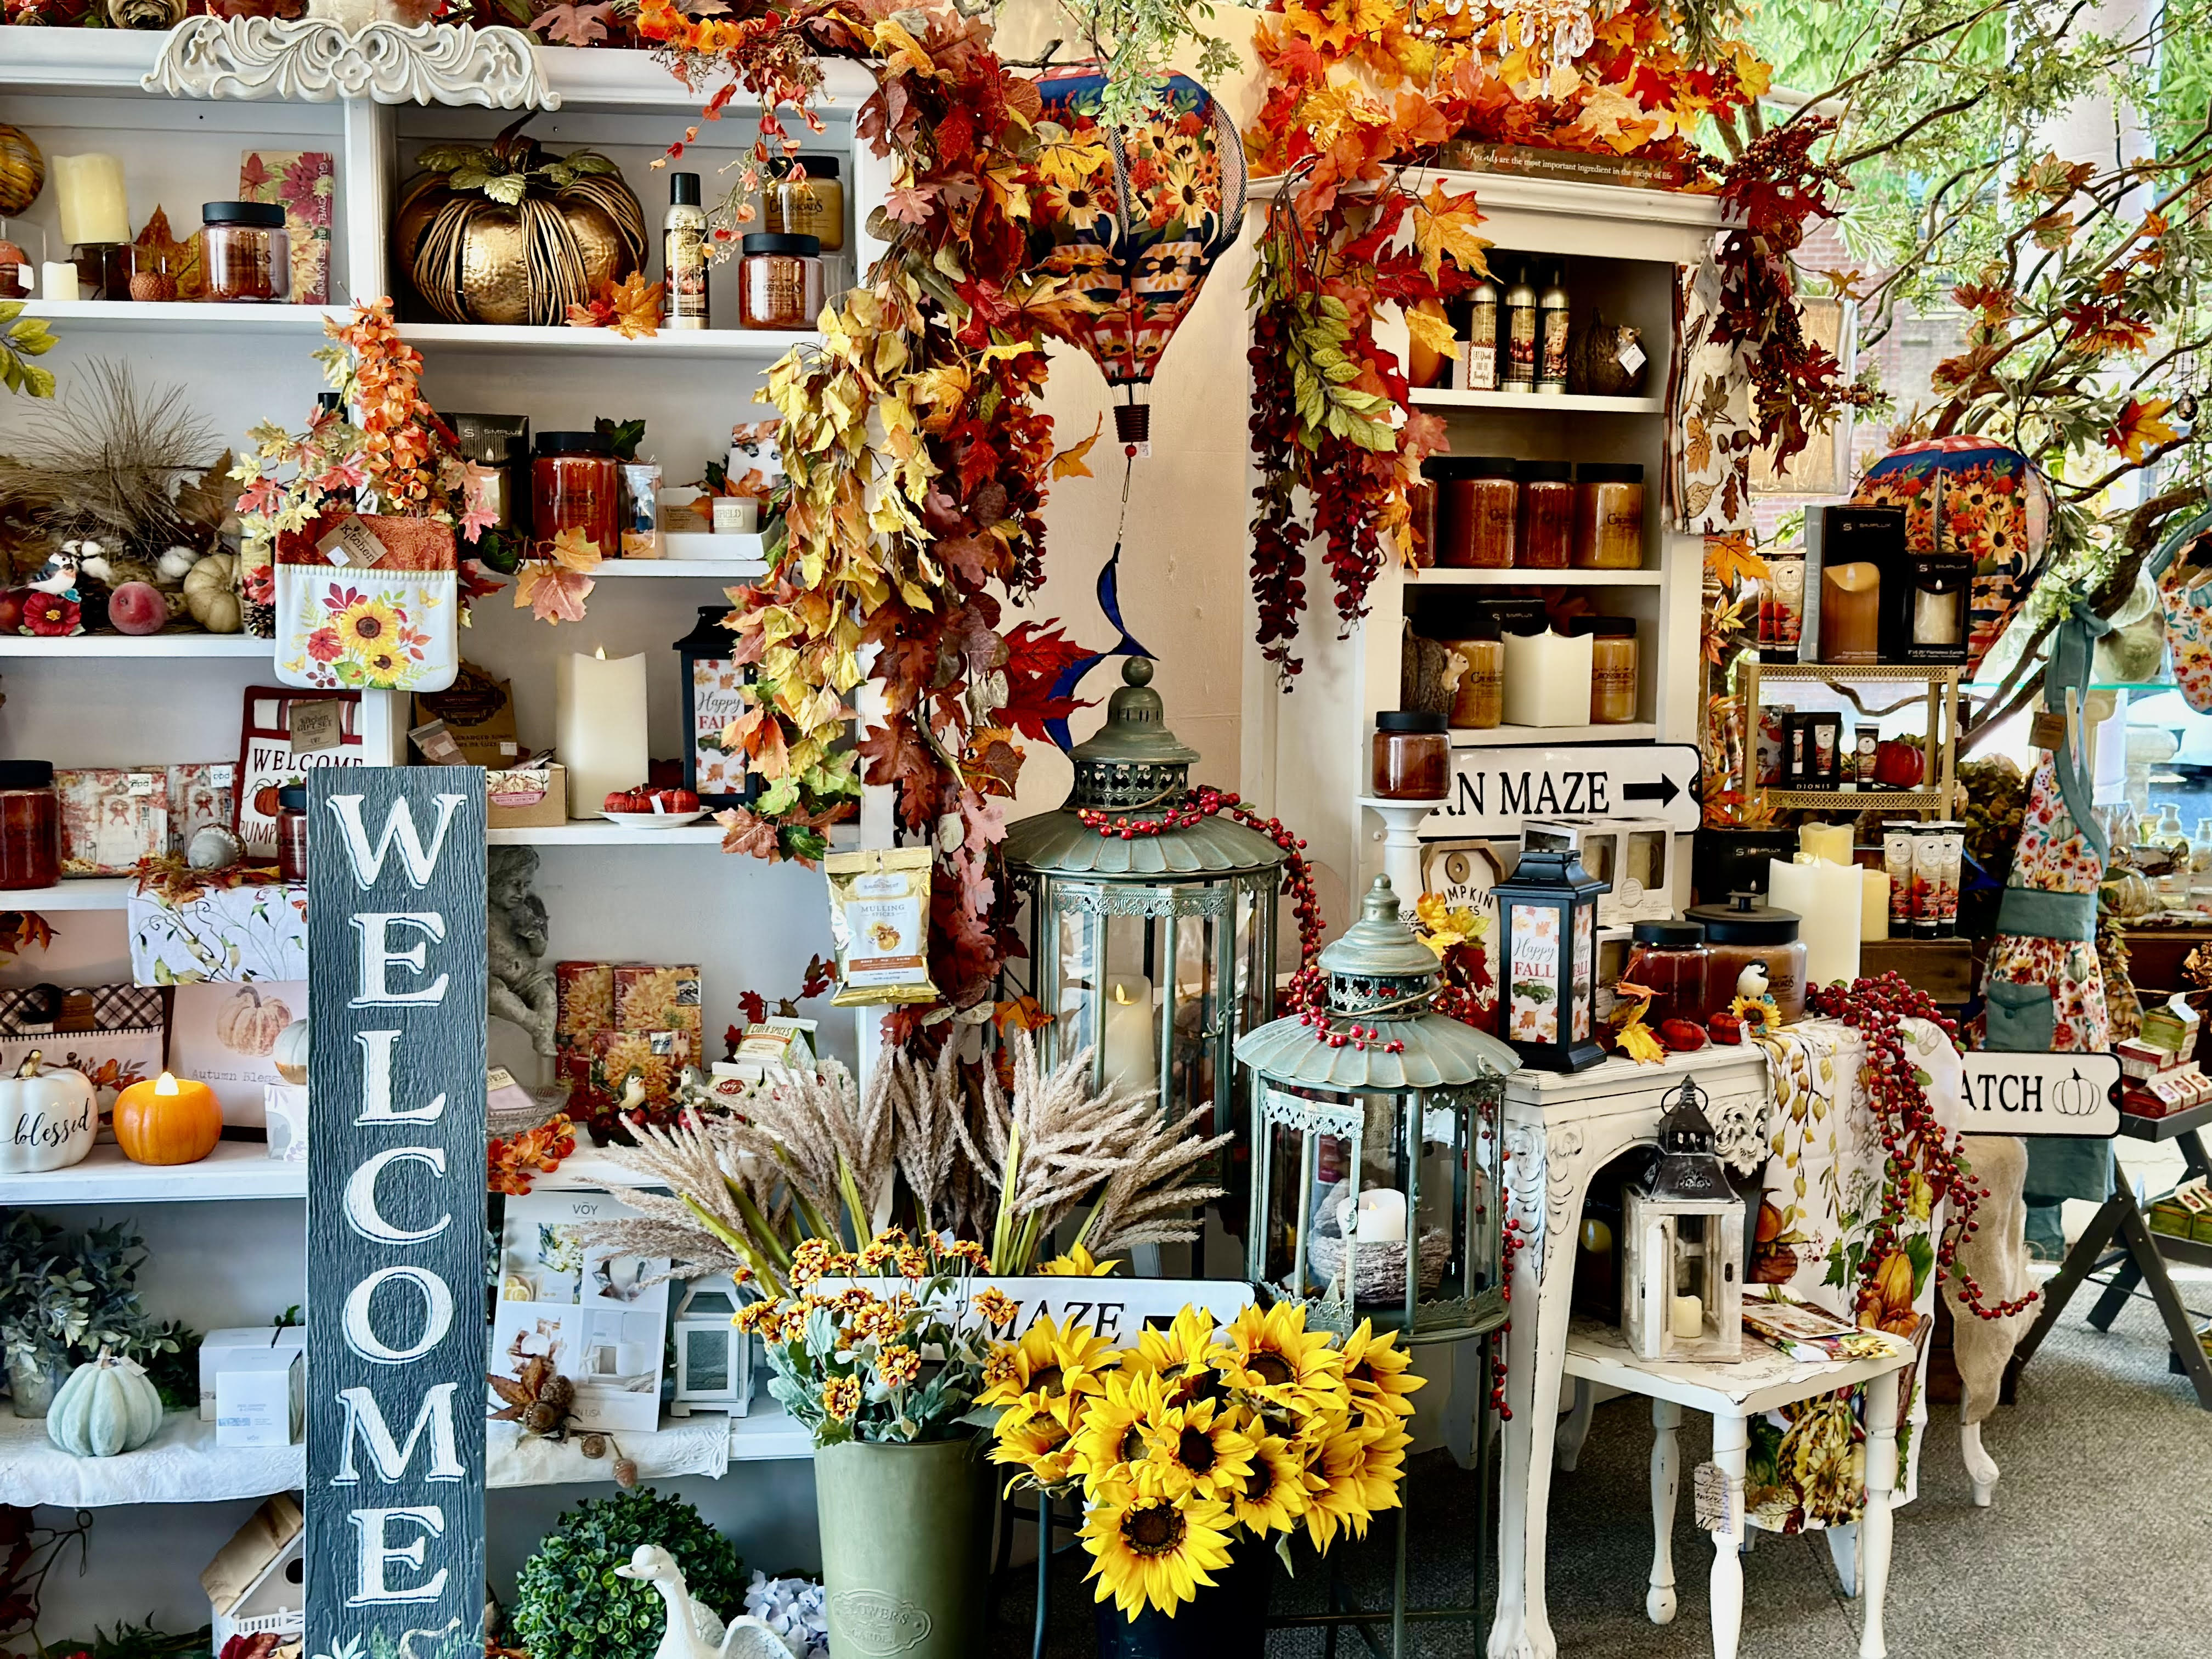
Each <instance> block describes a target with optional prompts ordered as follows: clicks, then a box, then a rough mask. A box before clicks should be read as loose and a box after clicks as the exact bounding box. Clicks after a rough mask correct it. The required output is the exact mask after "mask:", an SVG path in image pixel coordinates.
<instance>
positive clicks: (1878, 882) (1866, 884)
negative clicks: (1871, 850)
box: [1859, 866, 1889, 945]
mask: <svg viewBox="0 0 2212 1659" xmlns="http://www.w3.org/2000/svg"><path fill="white" fill-rule="evenodd" d="M1888 937H1889V872H1888V871H1887V870H1869V869H1867V868H1866V867H1865V866H1861V867H1860V869H1859V943H1860V944H1862V945H1865V944H1868V943H1870V942H1871V941H1873V940H1875V939H1887V938H1888Z"/></svg>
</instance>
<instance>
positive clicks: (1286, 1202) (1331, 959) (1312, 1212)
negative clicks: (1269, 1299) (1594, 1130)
mask: <svg viewBox="0 0 2212 1659" xmlns="http://www.w3.org/2000/svg"><path fill="white" fill-rule="evenodd" d="M1321 967H1322V972H1323V973H1324V974H1325V975H1328V1014H1327V1018H1325V1019H1324V1018H1319V1017H1317V1016H1314V1015H1304V1016H1291V1017H1289V1018H1283V1019H1279V1020H1276V1021H1275V1022H1273V1024H1268V1025H1263V1026H1261V1028H1260V1029H1259V1030H1256V1031H1255V1032H1253V1033H1252V1034H1251V1036H1248V1037H1246V1038H1245V1039H1244V1040H1243V1042H1240V1043H1239V1044H1237V1058H1238V1059H1239V1060H1243V1062H1244V1063H1245V1065H1247V1066H1249V1067H1250V1068H1251V1072H1252V1122H1253V1139H1252V1218H1251V1226H1250V1230H1249V1231H1248V1233H1247V1234H1246V1236H1245V1237H1246V1249H1247V1251H1248V1253H1249V1273H1250V1276H1251V1277H1252V1278H1253V1279H1255V1280H1257V1281H1258V1282H1259V1283H1260V1285H1261V1288H1262V1290H1263V1291H1265V1292H1266V1293H1267V1294H1269V1295H1271V1296H1273V1297H1275V1298H1276V1299H1277V1300H1288V1301H1295V1302H1299V1303H1303V1304H1304V1305H1305V1308H1306V1313H1307V1322H1308V1324H1309V1325H1310V1326H1312V1327H1314V1328H1318V1329H1322V1330H1331V1331H1339V1332H1346V1331H1350V1330H1351V1329H1352V1328H1354V1327H1355V1326H1357V1325H1358V1322H1360V1321H1361V1320H1363V1319H1371V1320H1373V1321H1374V1322H1375V1324H1376V1326H1377V1327H1378V1328H1390V1329H1395V1330H1399V1331H1402V1332H1403V1333H1404V1334H1405V1338H1406V1340H1407V1341H1409V1342H1444V1341H1456V1340H1460V1339H1462V1338H1464V1337H1469V1336H1478V1335H1480V1334H1484V1333H1485V1332H1487V1331H1491V1330H1494V1329H1496V1328H1498V1326H1499V1325H1500V1324H1502V1323H1504V1318H1505V1291H1504V1219H1505V1202H1504V1170H1505V1145H1504V1125H1503V1121H1502V1120H1503V1115H1504V1098H1505V1085H1504V1079H1505V1077H1506V1075H1507V1074H1508V1073H1510V1072H1512V1071H1513V1070H1514V1069H1515V1068H1516V1066H1518V1065H1519V1064H1520V1061H1519V1059H1518V1057H1517V1056H1516V1054H1514V1052H1513V1049H1512V1048H1511V1047H1510V1046H1509V1045H1508V1044H1506V1043H1504V1042H1499V1041H1498V1039H1497V1038H1496V1037H1493V1036H1487V1035H1486V1034H1485V1033H1483V1032H1480V1031H1478V1030H1475V1029H1474V1027H1473V1026H1471V1025H1467V1024H1462V1023H1461V1022H1460V1021H1458V1020H1455V1019H1453V1018H1450V1017H1449V1015H1446V1014H1441V1013H1438V1012H1435V1010H1434V1008H1433V1007H1432V1006H1431V1000H1432V998H1433V997H1434V995H1435V993H1436V989H1437V958H1436V957H1435V956H1434V955H1433V954H1431V951H1430V950H1429V948H1428V946H1426V945H1423V944H1422V943H1421V941H1420V940H1419V939H1418V938H1417V937H1415V935H1414V933H1413V929H1412V928H1411V927H1407V925H1406V924H1405V923H1404V922H1403V921H1401V920H1399V916H1398V896H1397V894H1396V893H1395V892H1394V891H1393V890H1391V886H1390V882H1389V878H1388V877H1377V878H1376V882H1375V885H1374V886H1373V887H1372V888H1371V889H1370V890H1369V892H1368V895H1367V900H1366V903H1365V906H1364V912H1363V914H1362V915H1361V917H1360V920H1359V921H1358V922H1357V923H1355V924H1354V925H1353V926H1352V927H1351V928H1350V929H1349V930H1347V931H1346V933H1345V935H1344V937H1343V938H1341V939H1338V940H1337V941H1336V942H1335V943H1334V945H1330V946H1329V947H1328V949H1327V950H1325V951H1322V953H1321Z"/></svg>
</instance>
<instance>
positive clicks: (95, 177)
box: [53, 152, 131, 247]
mask: <svg viewBox="0 0 2212 1659" xmlns="http://www.w3.org/2000/svg"><path fill="white" fill-rule="evenodd" d="M53 173H54V193H55V195H56V197H58V200H59V202H60V204H61V215H62V244H63V246H65V247H75V246H77V245H78V244H79V243H83V242H127V241H129V240H131V210H130V207H129V205H128V204H127V203H126V201H125V197H124V194H123V163H122V162H120V161H117V160H116V159H115V158H114V157H113V156H112V155H100V154H98V153H97V152H94V153H93V154H89V155H57V156H55V157H54V158H53Z"/></svg>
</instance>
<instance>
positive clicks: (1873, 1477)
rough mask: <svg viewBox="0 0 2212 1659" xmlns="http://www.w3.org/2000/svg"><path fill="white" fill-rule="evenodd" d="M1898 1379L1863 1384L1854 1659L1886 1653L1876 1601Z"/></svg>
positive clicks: (1884, 1577)
mask: <svg viewBox="0 0 2212 1659" xmlns="http://www.w3.org/2000/svg"><path fill="white" fill-rule="evenodd" d="M1900 1375H1901V1373H1899V1372H1898V1371H1885V1372H1883V1373H1882V1374H1881V1376H1877V1377H1876V1378H1875V1380H1874V1381H1873V1382H1871V1383H1868V1384H1867V1402H1866V1425H1867V1441H1866V1484H1867V1496H1866V1516H1865V1518H1864V1519H1863V1520H1862V1521H1861V1522H1859V1565H1860V1567H1861V1569H1862V1571H1861V1573H1860V1580H1861V1582H1860V1585H1859V1591H1860V1595H1861V1601H1860V1613H1861V1617H1862V1618H1863V1620H1865V1623H1864V1625H1863V1626H1862V1627H1861V1630H1860V1634H1859V1659H1884V1656H1886V1655H1887V1653H1888V1651H1889V1646H1888V1644H1887V1641H1886V1640H1885V1639H1884V1638H1883V1636H1882V1630H1881V1604H1882V1597H1883V1596H1884V1595H1886V1594H1887V1591H1888V1589H1889V1547H1890V1537H1891V1528H1892V1526H1893V1522H1894V1519H1895V1517H1894V1516H1892V1515H1891V1513H1890V1508H1889V1505H1890V1497H1891V1494H1892V1493H1893V1492H1895V1491H1896V1489H1897V1400H1898V1378H1899V1376H1900Z"/></svg>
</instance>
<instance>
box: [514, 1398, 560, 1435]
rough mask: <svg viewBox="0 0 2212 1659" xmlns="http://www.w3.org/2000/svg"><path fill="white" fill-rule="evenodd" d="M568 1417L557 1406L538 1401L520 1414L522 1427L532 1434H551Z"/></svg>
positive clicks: (548, 1402)
mask: <svg viewBox="0 0 2212 1659" xmlns="http://www.w3.org/2000/svg"><path fill="white" fill-rule="evenodd" d="M567 1417H568V1413H566V1412H564V1411H562V1409H561V1408H560V1407H558V1406H556V1405H553V1404H551V1403H550V1401H544V1400H540V1401H536V1402H534V1403H533V1404H532V1406H531V1407H530V1408H529V1409H528V1410H527V1411H526V1412H524V1413H522V1426H523V1427H524V1428H525V1429H527V1430H528V1431H530V1432H531V1433H532V1434H551V1433H552V1432H553V1431H555V1430H556V1429H557V1428H559V1427H560V1426H561V1425H562V1421H563V1420H564V1419H566V1418H567Z"/></svg>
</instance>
